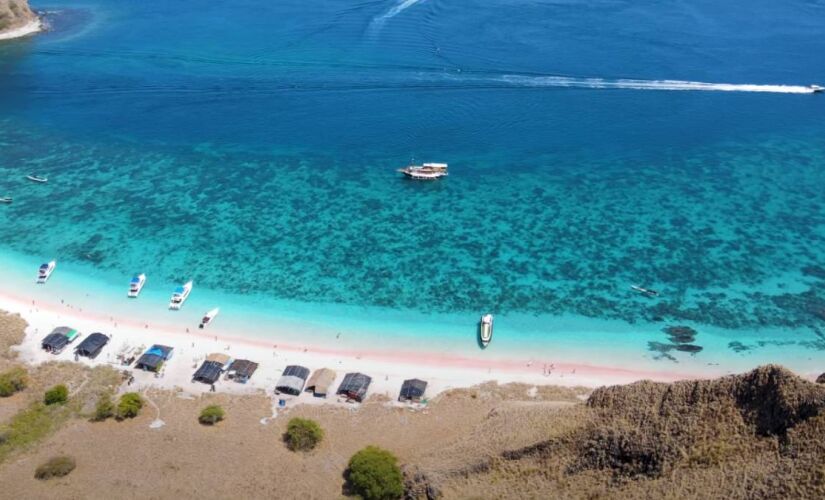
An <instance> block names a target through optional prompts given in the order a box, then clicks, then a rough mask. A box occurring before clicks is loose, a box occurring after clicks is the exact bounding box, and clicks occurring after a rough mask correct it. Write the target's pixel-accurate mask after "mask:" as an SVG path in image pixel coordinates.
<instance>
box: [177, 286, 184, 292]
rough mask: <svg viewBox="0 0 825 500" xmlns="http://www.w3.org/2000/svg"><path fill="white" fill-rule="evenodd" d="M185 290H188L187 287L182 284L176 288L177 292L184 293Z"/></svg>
mask: <svg viewBox="0 0 825 500" xmlns="http://www.w3.org/2000/svg"><path fill="white" fill-rule="evenodd" d="M184 291H186V289H185V288H183V287H182V286H179V287H177V288H175V293H183V292H184Z"/></svg>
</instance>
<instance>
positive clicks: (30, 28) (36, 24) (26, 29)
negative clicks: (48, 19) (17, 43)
mask: <svg viewBox="0 0 825 500" xmlns="http://www.w3.org/2000/svg"><path fill="white" fill-rule="evenodd" d="M42 29H43V22H42V21H41V20H40V19H34V20H33V21H31V22H29V23H27V24H24V25H23V26H20V27H19V28H15V29H13V30H9V31H5V32H3V33H0V40H11V39H13V38H21V37H24V36H28V35H32V34H34V33H37V32H38V31H41V30H42Z"/></svg>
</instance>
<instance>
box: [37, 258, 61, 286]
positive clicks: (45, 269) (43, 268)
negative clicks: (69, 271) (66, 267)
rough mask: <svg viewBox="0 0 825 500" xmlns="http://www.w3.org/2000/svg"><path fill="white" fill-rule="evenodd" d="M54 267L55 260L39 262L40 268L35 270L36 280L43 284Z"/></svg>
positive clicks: (55, 264) (55, 265)
mask: <svg viewBox="0 0 825 500" xmlns="http://www.w3.org/2000/svg"><path fill="white" fill-rule="evenodd" d="M55 267H57V261H54V260H52V261H49V262H47V263H45V264H41V265H40V269H38V270H37V282H38V283H40V284H43V283H45V282H46V281H48V280H49V276H51V275H52V273H53V272H54V268H55Z"/></svg>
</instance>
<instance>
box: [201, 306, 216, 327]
mask: <svg viewBox="0 0 825 500" xmlns="http://www.w3.org/2000/svg"><path fill="white" fill-rule="evenodd" d="M219 312H221V309H220V308H219V307H216V308H214V309H212V310H211V311H209V312H208V313H206V314H204V315H203V319H201V324H200V325H198V328H203V327H205V326H206V325H208V324H210V323H212V320H213V319H215V316H217V315H218V313H219Z"/></svg>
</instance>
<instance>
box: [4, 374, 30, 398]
mask: <svg viewBox="0 0 825 500" xmlns="http://www.w3.org/2000/svg"><path fill="white" fill-rule="evenodd" d="M28 382H29V377H28V373H26V370H25V369H23V368H12V369H11V370H9V371H7V372H5V373H2V374H0V397H2V398H7V397H9V396H11V395H12V394H14V393H15V392H20V391H22V390H23V389H25V388H26V385H27V384H28Z"/></svg>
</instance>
